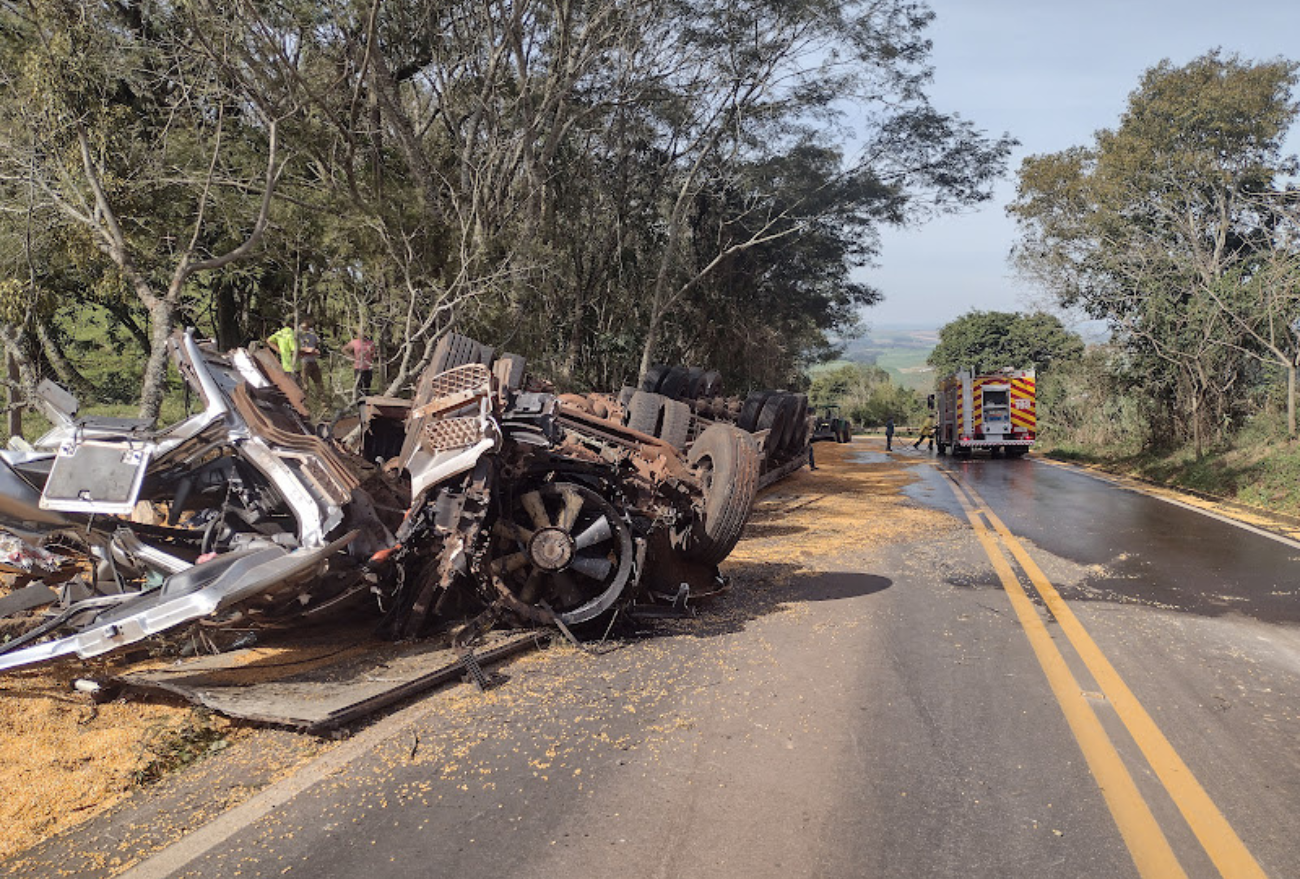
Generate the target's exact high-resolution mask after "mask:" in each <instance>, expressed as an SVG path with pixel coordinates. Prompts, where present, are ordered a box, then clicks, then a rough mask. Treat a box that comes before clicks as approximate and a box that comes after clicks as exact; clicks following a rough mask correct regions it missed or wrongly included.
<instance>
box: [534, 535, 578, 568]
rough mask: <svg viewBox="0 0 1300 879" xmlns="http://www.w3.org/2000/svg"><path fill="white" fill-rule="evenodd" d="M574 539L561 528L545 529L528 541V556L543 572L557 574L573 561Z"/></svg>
mask: <svg viewBox="0 0 1300 879" xmlns="http://www.w3.org/2000/svg"><path fill="white" fill-rule="evenodd" d="M573 553H574V545H573V538H572V537H570V536H569V535H568V533H567V532H565V531H562V530H560V529H559V528H543V529H542V530H540V531H538V532H537V533H536V534H534V535H533V538H532V540H530V541H528V555H529V557H530V558H531V559H532V560H533V564H535V565H536V566H537V567H539V568H541V569H542V570H543V571H549V572H555V571H559V570H561V569H562V568H564V567H565V566H566V565H568V564H569V562H571V561H573Z"/></svg>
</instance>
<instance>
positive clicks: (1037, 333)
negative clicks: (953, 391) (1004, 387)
mask: <svg viewBox="0 0 1300 879" xmlns="http://www.w3.org/2000/svg"><path fill="white" fill-rule="evenodd" d="M1082 354H1083V339H1081V338H1080V337H1079V336H1078V335H1077V334H1076V333H1072V332H1070V331H1069V330H1067V329H1066V328H1065V327H1064V326H1063V325H1062V324H1061V321H1060V319H1059V318H1057V317H1055V316H1053V315H1050V314H1046V313H1044V312H1036V313H1034V314H1017V313H1015V312H1007V311H978V310H972V311H971V312H969V313H968V314H965V315H963V316H961V317H959V318H957V319H956V320H954V321H951V322H950V323H947V324H945V325H944V326H943V327H942V328H941V329H940V330H939V344H938V345H936V346H935V347H934V350H933V351H931V352H930V356H929V357H928V358H927V359H926V362H927V363H929V364H930V365H931V366H933V367H934V368H935V371H936V372H937V373H938V374H939V375H947V374H949V373H953V372H956V371H958V370H960V369H974V370H975V371H976V372H988V371H991V370H995V369H1002V368H1003V367H1010V368H1012V369H1036V370H1038V371H1039V372H1045V371H1047V370H1048V369H1049V368H1050V367H1051V366H1052V364H1054V363H1058V362H1060V361H1063V360H1074V359H1077V358H1078V357H1079V356H1080V355H1082Z"/></svg>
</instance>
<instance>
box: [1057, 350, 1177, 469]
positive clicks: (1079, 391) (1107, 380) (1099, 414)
mask: <svg viewBox="0 0 1300 879" xmlns="http://www.w3.org/2000/svg"><path fill="white" fill-rule="evenodd" d="M1037 404H1038V406H1037V408H1038V440H1039V443H1040V445H1042V446H1043V447H1045V448H1047V449H1051V450H1052V451H1054V452H1056V453H1058V454H1062V453H1074V454H1089V455H1106V456H1111V457H1119V458H1123V457H1130V456H1134V455H1137V454H1139V453H1141V452H1142V451H1143V449H1145V448H1146V447H1147V444H1148V441H1149V439H1150V437H1151V434H1152V428H1151V418H1152V412H1151V409H1152V404H1151V401H1150V399H1149V398H1148V397H1147V396H1146V395H1145V394H1144V393H1143V392H1142V390H1141V389H1140V385H1139V384H1138V382H1136V381H1134V377H1133V376H1131V375H1130V374H1129V373H1128V366H1127V364H1126V357H1125V355H1124V353H1123V352H1122V351H1120V350H1118V349H1116V348H1113V347H1098V348H1094V349H1092V350H1090V351H1088V352H1087V353H1086V354H1084V355H1083V356H1081V357H1079V358H1078V359H1074V360H1070V361H1066V362H1063V363H1060V364H1058V365H1057V367H1056V368H1054V369H1052V370H1051V371H1050V372H1048V373H1047V374H1046V375H1043V376H1040V377H1039V380H1038V393H1037Z"/></svg>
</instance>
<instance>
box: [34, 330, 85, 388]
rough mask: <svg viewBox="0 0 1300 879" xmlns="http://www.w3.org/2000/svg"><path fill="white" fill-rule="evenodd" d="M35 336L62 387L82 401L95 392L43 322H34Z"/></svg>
mask: <svg viewBox="0 0 1300 879" xmlns="http://www.w3.org/2000/svg"><path fill="white" fill-rule="evenodd" d="M36 336H37V338H38V339H39V340H40V342H41V353H42V354H44V355H45V359H46V360H48V361H49V363H50V366H51V367H53V369H54V374H55V375H57V376H58V377H59V381H60V382H62V383H63V385H64V387H66V388H68V389H69V390H70V391H72V392H73V394H75V395H76V396H77V397H78V398H82V399H83V401H84V400H85V398H88V397H90V396H92V395H93V394H94V393H95V385H94V384H93V383H92V382H91V381H90V379H88V378H86V377H85V376H84V375H82V374H81V371H80V370H78V369H77V368H76V367H75V366H73V365H72V363H71V362H69V360H68V358H66V357H64V356H63V349H62V348H60V347H59V343H58V341H57V340H56V339H55V338H54V337H53V336H52V335H50V331H49V330H48V329H46V327H45V325H44V324H42V323H39V322H38V323H37V324H36Z"/></svg>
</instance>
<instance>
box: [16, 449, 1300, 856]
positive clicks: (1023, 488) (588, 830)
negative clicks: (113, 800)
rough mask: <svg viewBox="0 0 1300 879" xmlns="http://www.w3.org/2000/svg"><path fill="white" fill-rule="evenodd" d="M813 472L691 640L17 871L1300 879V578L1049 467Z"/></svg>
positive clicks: (428, 717)
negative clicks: (227, 804) (179, 820)
mask: <svg viewBox="0 0 1300 879" xmlns="http://www.w3.org/2000/svg"><path fill="white" fill-rule="evenodd" d="M818 460H819V462H820V463H821V464H822V467H821V469H820V470H819V471H818V472H816V473H811V474H810V473H802V474H800V475H799V476H797V477H796V478H794V479H792V480H790V481H788V482H786V483H782V484H780V485H778V486H777V487H776V488H775V489H774V491H773V492H772V493H771V494H769V495H768V496H767V497H765V498H764V499H763V501H762V504H761V506H760V510H759V515H758V516H757V517H756V519H755V521H754V522H753V523H752V525H751V527H750V529H749V531H748V532H747V537H746V539H745V540H744V541H743V542H742V544H741V547H740V548H739V549H738V551H737V553H736V557H735V560H733V561H731V562H729V563H728V572H729V574H730V576H731V578H732V587H733V588H732V590H731V591H730V593H729V594H728V595H726V596H725V597H723V598H722V599H720V600H717V601H715V602H713V603H712V604H710V605H708V606H705V607H703V608H701V614H700V616H699V617H698V618H696V619H692V620H683V621H666V622H658V623H655V624H653V625H649V626H647V627H645V628H644V629H643V630H641V631H638V632H634V633H625V637H624V638H622V639H621V640H618V641H616V642H609V643H607V644H605V645H603V646H601V647H599V648H596V649H594V650H592V651H590V652H580V651H577V650H574V649H571V648H565V649H553V650H551V651H548V652H546V653H544V654H539V655H536V656H533V657H529V658H526V659H522V660H519V661H517V662H515V663H513V664H512V665H510V666H508V667H507V668H505V669H504V671H505V672H506V674H507V675H508V676H509V681H508V682H507V683H506V684H505V685H504V686H502V687H500V688H498V689H496V690H494V691H491V692H490V693H488V694H482V695H481V694H478V693H477V692H476V691H474V690H472V689H470V688H469V687H468V686H462V687H458V688H455V689H453V690H450V691H446V692H443V693H441V694H438V695H436V696H434V697H432V698H430V699H427V700H424V701H422V702H420V703H417V704H415V705H412V706H409V707H407V708H406V709H404V710H403V711H402V712H400V713H398V714H395V715H392V716H390V717H388V718H386V719H384V720H381V721H379V722H378V723H376V724H375V725H374V726H372V727H370V728H369V729H367V730H364V731H362V732H359V733H358V735H357V736H356V737H355V738H353V739H351V740H350V741H348V742H345V743H343V744H342V745H340V746H339V747H338V748H336V749H335V750H334V751H332V752H330V754H328V755H326V757H325V758H322V759H321V760H318V761H317V762H316V763H314V764H311V765H309V766H308V767H307V768H305V769H303V770H301V771H299V772H298V773H297V774H296V775H294V776H292V777H291V778H289V779H285V780H281V781H279V782H276V783H273V784H269V785H268V786H266V787H265V788H264V789H263V790H262V792H261V793H260V794H259V795H258V796H256V797H254V798H252V799H250V800H247V801H246V802H245V803H244V804H243V805H242V806H240V807H238V808H236V809H235V810H233V811H231V812H228V813H227V814H226V815H225V816H224V817H223V818H221V819H219V820H217V821H215V822H209V823H205V824H203V826H192V827H188V828H186V829H187V830H188V831H189V832H188V833H187V834H186V835H185V836H184V837H183V838H181V839H180V841H179V842H175V843H174V844H171V845H168V843H171V842H172V840H173V839H175V838H176V836H178V835H179V832H174V833H170V834H166V833H161V832H153V833H150V832H149V831H148V830H147V829H142V828H148V827H149V826H150V824H151V822H150V820H149V818H148V817H147V816H148V815H149V814H154V813H150V812H149V811H148V810H149V809H155V810H156V814H157V816H158V818H157V820H158V822H159V824H160V825H161V823H162V822H163V820H164V817H166V819H167V820H168V821H173V822H174V821H175V820H176V819H175V813H174V812H167V809H168V808H172V807H170V806H167V805H165V804H163V805H149V804H148V803H145V804H144V806H143V807H142V806H141V804H139V803H137V804H135V805H134V806H133V807H132V808H131V809H127V810H122V811H120V812H119V813H117V814H115V815H113V816H109V817H108V818H106V819H103V820H99V821H96V822H93V823H92V824H91V825H90V826H88V827H86V828H84V829H83V830H81V831H78V833H77V834H74V835H73V836H71V837H65V838H62V839H58V840H53V841H51V842H50V843H47V844H45V845H43V846H41V847H38V849H36V850H34V851H32V852H29V853H28V854H26V855H24V856H22V857H20V858H16V859H13V860H11V861H10V863H9V864H7V865H5V866H6V867H8V868H9V869H10V870H18V871H21V872H22V874H23V875H55V874H56V873H58V872H59V871H70V872H71V873H72V874H75V875H82V876H109V875H113V874H114V873H120V872H121V869H122V867H123V866H125V865H127V864H131V863H133V862H138V863H136V865H135V866H134V867H133V868H132V869H130V870H128V871H127V872H126V873H125V874H124V875H127V876H129V877H131V879H144V877H155V876H186V877H231V876H240V877H275V876H295V875H300V876H310V877H319V879H327V877H339V879H344V877H347V879H354V877H375V879H379V877H385V879H386V877H429V876H456V877H464V879H475V877H571V876H631V877H732V876H736V877H740V876H744V877H756V879H761V877H778V876H779V877H787V876H800V877H803V876H817V877H899V879H904V877H906V879H916V877H950V876H954V877H955V876H961V877H963V879H984V877H987V879H1005V877H1036V879H1037V877H1043V879H1046V877H1178V876H1188V877H1215V876H1222V877H1230V879H1239V877H1258V876H1270V877H1274V879H1282V877H1291V876H1300V844H1297V842H1296V840H1297V838H1300V834H1297V829H1298V828H1297V818H1296V813H1297V809H1298V807H1300V748H1297V745H1296V742H1297V702H1298V701H1300V687H1297V679H1298V677H1300V630H1297V628H1296V623H1297V621H1298V619H1300V602H1298V601H1297V590H1298V589H1300V587H1298V586H1297V585H1296V577H1295V571H1296V568H1297V560H1298V559H1300V545H1298V544H1295V543H1293V542H1290V541H1287V540H1281V539H1277V538H1274V537H1271V536H1269V535H1266V534H1262V533H1259V532H1256V531H1254V530H1249V529H1245V528H1242V527H1239V526H1238V525H1234V524H1232V523H1231V522H1228V521H1224V520H1222V519H1220V518H1215V517H1212V516H1210V515H1206V514H1205V513H1203V512H1198V511H1195V510H1192V509H1188V508H1185V507H1182V506H1178V505H1175V504H1171V503H1168V502H1166V501H1164V500H1160V499H1157V498H1154V497H1151V496H1149V495H1147V494H1144V493H1141V492H1136V491H1132V490H1128V489H1126V488H1123V487H1119V486H1116V485H1114V484H1111V483H1110V482H1108V481H1105V480H1102V479H1099V478H1097V477H1094V476H1091V475H1087V474H1085V473H1083V472H1081V471H1078V470H1075V469H1073V468H1068V467H1064V466H1062V465H1058V464H1053V463H1050V462H1042V461H1037V460H1034V459H1032V458H1030V459H1024V460H1000V459H999V460H989V459H985V458H979V457H977V458H975V459H973V460H968V461H953V460H950V459H935V458H933V457H931V456H927V455H923V454H921V453H917V452H913V451H912V450H911V449H910V448H908V447H904V449H903V451H901V452H896V453H895V454H894V455H892V456H886V455H885V454H883V452H882V450H881V448H880V446H879V445H878V444H875V443H873V442H872V441H864V440H858V441H857V442H855V443H853V444H852V445H851V446H848V447H835V446H833V445H831V444H821V445H819V447H818ZM882 535H883V536H882ZM183 782H184V779H177V780H173V781H172V782H170V783H169V784H170V785H171V787H170V790H171V796H172V797H173V799H175V797H176V792H177V791H178V790H179V789H181V787H182V785H183ZM206 783H213V782H211V781H209V782H206ZM232 783H233V782H232ZM158 796H159V802H160V803H165V800H166V791H163V792H160V794H159V795H158ZM142 809H143V811H142ZM142 815H143V816H145V817H142Z"/></svg>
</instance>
